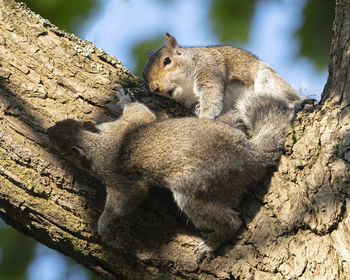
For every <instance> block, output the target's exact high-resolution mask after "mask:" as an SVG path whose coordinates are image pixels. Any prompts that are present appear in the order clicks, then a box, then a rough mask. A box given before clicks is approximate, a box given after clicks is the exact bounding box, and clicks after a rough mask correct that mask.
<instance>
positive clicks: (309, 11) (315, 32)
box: [295, 0, 335, 71]
mask: <svg viewBox="0 0 350 280" xmlns="http://www.w3.org/2000/svg"><path fill="white" fill-rule="evenodd" d="M334 8H335V0H327V1H319V0H309V1H308V2H307V4H306V6H305V9H304V11H303V18H304V22H303V24H302V25H301V27H300V28H299V29H298V31H297V32H296V34H295V35H296V37H297V38H298V39H299V41H300V50H299V55H300V56H306V57H308V58H309V59H311V60H312V62H313V63H314V64H315V66H316V67H317V68H318V70H320V71H322V70H324V69H325V68H326V67H327V65H328V62H329V58H328V52H329V49H330V46H331V38H332V22H333V19H334Z"/></svg>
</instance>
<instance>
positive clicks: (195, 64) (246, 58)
mask: <svg viewBox="0 0 350 280" xmlns="http://www.w3.org/2000/svg"><path fill="white" fill-rule="evenodd" d="M147 57H148V61H147V63H146V66H145V68H144V70H143V73H142V75H143V78H144V80H145V81H146V82H147V83H148V85H149V88H150V90H151V91H152V92H154V93H157V94H160V95H164V96H167V97H170V98H172V99H175V100H176V101H178V102H180V103H183V104H184V105H185V106H188V107H195V108H196V110H195V113H196V115H197V116H199V118H207V119H215V118H217V117H218V116H219V115H221V114H223V113H225V112H227V111H229V110H231V109H233V108H236V101H237V98H239V97H240V96H241V95H247V94H251V93H252V92H254V93H259V92H260V93H261V94H266V93H269V94H271V95H273V96H276V97H279V98H281V99H284V100H285V101H286V102H287V103H288V105H289V106H291V107H293V106H295V105H297V103H299V102H301V97H300V96H299V94H298V93H297V92H296V91H295V90H294V89H293V88H292V86H290V85H289V84H288V83H287V82H286V81H285V80H284V79H283V78H282V77H281V76H280V75H278V74H277V73H276V72H275V71H274V70H273V69H272V67H271V66H270V65H268V64H267V63H265V62H264V61H262V60H260V59H258V58H257V57H256V56H255V55H253V54H252V53H250V52H248V51H246V50H243V49H239V48H234V47H232V46H207V47H182V46H179V45H178V42H177V40H176V39H175V38H174V37H173V36H171V35H170V34H169V33H165V46H163V47H161V48H159V49H158V50H157V51H156V52H154V51H153V50H151V49H148V50H147Z"/></svg>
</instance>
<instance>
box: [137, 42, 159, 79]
mask: <svg viewBox="0 0 350 280" xmlns="http://www.w3.org/2000/svg"><path fill="white" fill-rule="evenodd" d="M163 43H164V36H163V35H159V37H156V38H154V39H150V40H147V41H142V42H141V43H139V44H137V45H135V46H134V47H133V49H132V55H133V57H134V59H135V61H136V68H135V69H134V74H135V75H138V76H140V75H141V72H142V69H143V67H144V66H145V64H146V62H147V56H146V51H147V49H152V50H154V51H155V50H156V49H158V48H159V47H160V46H161V45H162V44H163Z"/></svg>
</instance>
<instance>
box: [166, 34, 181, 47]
mask: <svg viewBox="0 0 350 280" xmlns="http://www.w3.org/2000/svg"><path fill="white" fill-rule="evenodd" d="M165 45H166V47H167V48H168V49H177V48H179V44H178V43H177V41H176V39H175V37H173V36H171V35H170V34H169V33H165Z"/></svg>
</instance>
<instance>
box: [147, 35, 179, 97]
mask: <svg viewBox="0 0 350 280" xmlns="http://www.w3.org/2000/svg"><path fill="white" fill-rule="evenodd" d="M147 58H148V61H147V64H146V66H145V68H144V70H143V73H142V76H143V78H144V79H145V81H146V82H147V83H148V86H149V88H150V90H151V91H152V92H154V93H157V94H161V95H165V96H167V97H176V94H178V93H179V91H181V84H179V83H181V82H182V81H183V79H184V77H185V75H186V74H185V69H186V56H185V55H184V49H183V48H181V47H180V46H179V45H178V43H177V41H176V39H175V38H174V37H173V36H171V35H170V34H169V33H165V46H163V47H161V48H159V49H158V50H157V51H156V52H154V51H153V50H151V49H148V50H147Z"/></svg>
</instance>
